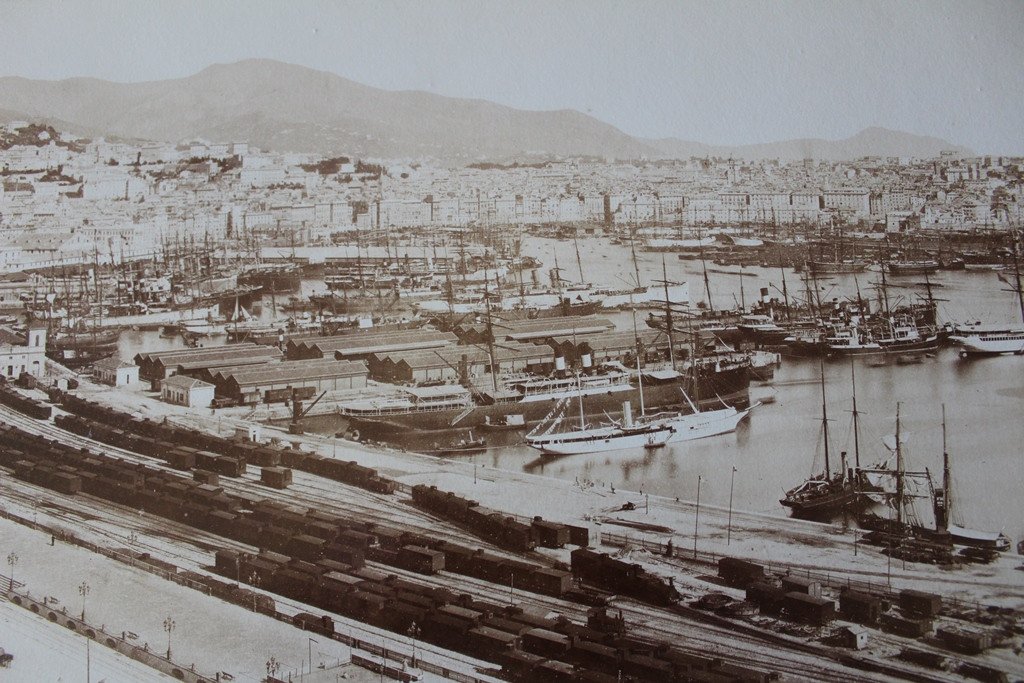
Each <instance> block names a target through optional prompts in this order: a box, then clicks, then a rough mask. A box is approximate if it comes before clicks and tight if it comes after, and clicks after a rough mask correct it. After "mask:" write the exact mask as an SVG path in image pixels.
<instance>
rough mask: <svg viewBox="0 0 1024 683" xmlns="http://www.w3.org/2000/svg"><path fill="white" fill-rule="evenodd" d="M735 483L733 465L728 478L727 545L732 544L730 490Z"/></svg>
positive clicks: (734, 468)
mask: <svg viewBox="0 0 1024 683" xmlns="http://www.w3.org/2000/svg"><path fill="white" fill-rule="evenodd" d="M734 483H736V466H735V465H733V468H732V474H731V475H730V476H729V526H728V531H726V533H725V544H726V545H729V544H730V543H732V488H733V484H734Z"/></svg>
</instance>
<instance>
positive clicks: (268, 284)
mask: <svg viewBox="0 0 1024 683" xmlns="http://www.w3.org/2000/svg"><path fill="white" fill-rule="evenodd" d="M238 284H239V285H240V286H246V287H258V288H262V289H263V291H264V292H270V293H275V292H276V293H285V292H297V291H298V290H299V288H300V287H301V285H302V270H301V269H300V268H299V267H298V266H297V265H295V264H292V263H283V264H268V263H263V264H260V265H257V266H254V267H252V268H250V269H248V270H245V271H243V272H241V273H239V275H238Z"/></svg>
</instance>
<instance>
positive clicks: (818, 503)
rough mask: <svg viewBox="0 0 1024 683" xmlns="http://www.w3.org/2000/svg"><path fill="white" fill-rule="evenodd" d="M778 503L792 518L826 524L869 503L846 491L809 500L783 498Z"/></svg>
mask: <svg viewBox="0 0 1024 683" xmlns="http://www.w3.org/2000/svg"><path fill="white" fill-rule="evenodd" d="M779 502H780V503H782V505H783V506H785V507H787V508H789V511H790V514H791V515H792V516H793V517H796V518H798V519H807V520H812V521H817V522H827V521H831V520H832V519H833V518H835V517H837V516H839V515H841V514H844V513H852V512H857V511H859V510H860V509H862V508H863V507H866V505H867V504H868V503H869V502H870V501H869V500H868V499H867V497H866V496H862V495H860V494H859V493H858V492H856V491H852V490H848V491H843V492H841V493H833V494H829V495H827V496H822V497H818V498H814V499H810V500H789V499H785V498H784V499H782V500H780V501H779Z"/></svg>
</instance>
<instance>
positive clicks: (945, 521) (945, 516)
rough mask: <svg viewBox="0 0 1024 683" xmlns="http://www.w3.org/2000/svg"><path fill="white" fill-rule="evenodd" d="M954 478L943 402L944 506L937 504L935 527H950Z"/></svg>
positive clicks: (942, 528) (942, 529) (943, 528)
mask: <svg viewBox="0 0 1024 683" xmlns="http://www.w3.org/2000/svg"><path fill="white" fill-rule="evenodd" d="M952 488H953V480H952V477H951V476H950V470H949V449H947V448H946V404H945V403H943V404H942V506H941V507H940V506H938V505H936V506H935V528H936V529H938V530H939V531H944V530H946V529H947V528H949V519H950V514H949V506H950V505H951V503H952V501H953V498H952Z"/></svg>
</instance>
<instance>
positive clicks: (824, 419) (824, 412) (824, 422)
mask: <svg viewBox="0 0 1024 683" xmlns="http://www.w3.org/2000/svg"><path fill="white" fill-rule="evenodd" d="M818 364H819V365H820V366H821V431H822V434H823V435H824V437H825V480H826V481H828V478H829V476H831V474H832V468H831V463H830V462H829V452H828V408H827V407H826V405H825V360H824V359H822V358H819V359H818Z"/></svg>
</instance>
